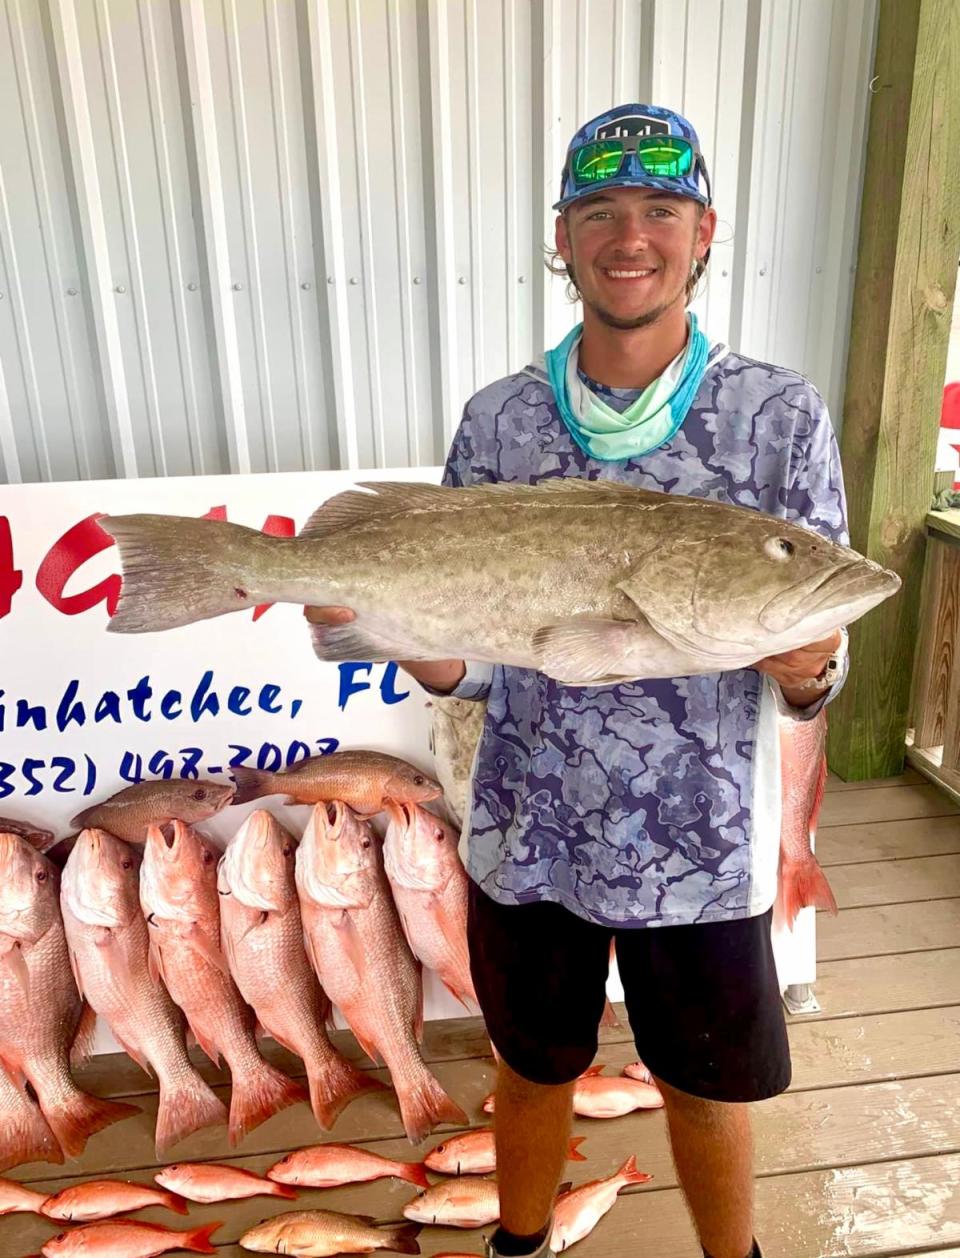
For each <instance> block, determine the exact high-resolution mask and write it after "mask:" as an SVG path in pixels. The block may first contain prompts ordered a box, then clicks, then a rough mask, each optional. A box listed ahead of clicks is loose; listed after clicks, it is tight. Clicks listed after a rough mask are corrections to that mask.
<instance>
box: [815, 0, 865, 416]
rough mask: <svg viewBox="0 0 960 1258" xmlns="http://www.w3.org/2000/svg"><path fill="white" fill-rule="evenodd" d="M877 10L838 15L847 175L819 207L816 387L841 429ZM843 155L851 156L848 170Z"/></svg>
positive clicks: (838, 164) (841, 136) (856, 8)
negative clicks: (821, 232) (824, 314)
mask: <svg viewBox="0 0 960 1258" xmlns="http://www.w3.org/2000/svg"><path fill="white" fill-rule="evenodd" d="M876 12H877V11H876V4H875V3H874V0H866V3H864V2H863V0H859V2H858V3H856V4H848V5H847V6H846V8H845V9H844V10H843V11H842V12H841V13H836V14H835V22H836V23H837V24H839V25H840V26H841V27H842V35H841V38H840V49H839V57H838V60H839V63H840V64H841V65H843V66H844V67H849V66H851V65H852V64H854V62H855V64H856V72H855V73H851V72H850V71H849V70H847V71H846V72H845V73H842V74H840V75H839V76H838V82H839V91H838V104H837V108H836V112H835V117H836V118H837V119H838V120H840V121H839V122H838V126H837V134H836V137H835V140H836V143H835V147H834V150H833V152H832V153H831V155H830V163H829V164H830V166H831V168H832V169H833V171H834V172H835V171H837V170H840V171H843V172H844V173H843V175H842V176H841V177H839V178H837V177H836V175H835V177H834V178H833V179H832V180H831V181H830V192H829V197H830V199H829V203H828V205H827V206H825V207H822V208H821V216H822V217H821V222H822V224H823V230H824V236H825V242H824V243H825V247H824V253H823V273H822V276H823V285H822V290H821V300H820V303H819V306H820V309H819V311H818V309H817V308H816V307H811V312H810V313H811V321H812V333H813V340H814V342H815V343H816V344H817V352H816V359H817V361H818V362H819V363H822V375H823V379H822V381H818V383H819V384H821V388H822V391H823V393H824V395H825V397H826V398H827V403H828V405H829V407H830V413H831V415H832V416H833V418H834V426H835V427H836V428H837V429H839V428H840V426H841V407H842V405H843V397H842V388H843V378H844V375H845V372H844V366H845V364H846V358H847V349H848V345H849V338H850V316H851V310H852V304H853V287H854V281H853V271H854V263H855V260H856V242H857V236H856V232H857V224H858V222H859V209H860V189H861V187H862V185H863V163H864V160H865V155H866V144H865V140H866V122H867V108H866V101H867V91H866V85H867V80H868V79H869V76H870V69H869V67H870V66H871V65H872V63H873V44H874V37H875V31H876ZM851 52H855V54H856V56H855V57H853V56H851V55H850V54H851ZM844 153H849V154H851V160H850V161H848V162H847V163H846V168H845V171H844V164H843V156H842V155H843V154H844ZM824 310H829V311H830V312H831V314H832V319H831V320H825V319H823V318H822V317H820V318H818V317H817V316H818V313H820V314H821V315H822V311H824ZM831 324H832V326H831ZM808 335H809V333H808Z"/></svg>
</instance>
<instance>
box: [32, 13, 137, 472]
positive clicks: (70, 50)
mask: <svg viewBox="0 0 960 1258" xmlns="http://www.w3.org/2000/svg"><path fill="white" fill-rule="evenodd" d="M49 3H50V26H51V28H52V30H53V42H54V48H55V50H56V60H57V69H58V73H59V76H60V89H61V97H60V98H61V102H62V106H63V115H64V118H65V119H66V124H67V136H68V140H69V149H70V162H71V165H72V168H73V176H74V187H75V189H76V195H77V209H78V213H79V217H80V227H81V232H82V236H83V245H84V251H85V255H86V264H87V275H88V277H89V283H90V304H91V307H92V310H93V321H94V328H95V330H96V337H97V348H98V351H99V355H100V368H101V374H102V385H103V395H104V399H105V403H106V408H107V415H108V417H109V420H110V437H111V441H112V443H113V449H114V458H115V460H116V465H117V467H118V469H122V471H123V474H124V476H136V475H138V473H139V471H140V469H139V468H138V466H137V454H136V443H135V441H134V436H133V422H132V418H131V415H130V398H129V395H128V393H127V379H126V375H125V373H124V365H123V347H122V344H121V339H120V323H119V320H118V318H117V310H116V302H115V298H114V295H113V276H112V275H111V265H110V249H109V244H108V241H107V228H106V223H105V221H104V215H103V205H102V203H101V200H100V187H99V183H98V180H97V163H96V148H95V145H94V139H93V128H92V123H91V119H90V109H89V105H88V103H87V94H86V85H85V83H84V80H83V58H82V54H81V52H80V35H79V32H78V30H77V21H76V14H75V12H74V8H73V0H49Z"/></svg>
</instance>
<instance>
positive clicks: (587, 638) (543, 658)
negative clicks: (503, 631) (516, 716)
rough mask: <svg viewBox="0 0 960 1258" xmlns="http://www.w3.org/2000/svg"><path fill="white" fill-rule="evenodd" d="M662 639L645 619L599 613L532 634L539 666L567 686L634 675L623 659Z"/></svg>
mask: <svg viewBox="0 0 960 1258" xmlns="http://www.w3.org/2000/svg"><path fill="white" fill-rule="evenodd" d="M652 638H655V639H656V640H657V642H658V643H659V644H660V646H661V647H662V646H663V640H662V639H661V638H660V637H659V635H658V634H657V633H656V632H655V630H653V629H651V628H650V625H649V624H647V622H646V621H645V620H607V619H603V618H602V617H600V616H575V617H573V618H572V619H570V620H562V621H559V622H558V623H557V624H553V625H543V626H541V627H540V628H539V629H538V630H537V631H536V632H535V633H534V635H533V649H534V651H535V652H536V654H537V655H539V657H540V660H539V665H538V667H539V669H540V671H541V672H542V673H546V675H547V676H548V677H553V678H554V679H555V680H556V681H562V682H564V683H565V684H566V685H568V686H574V685H582V686H595V685H607V684H610V683H611V682H614V681H621V680H625V679H626V678H627V677H635V676H636V673H634V672H631V671H630V670H629V669H624V668H622V667H621V661H622V660H623V659H624V658H625V657H626V656H627V655H628V654H629V655H631V656H632V655H634V654H635V652H636V651H637V649H638V648H639V649H641V650H642V648H643V645H644V642H645V641H646V642H649V643H650V645H651V646H652V645H653V643H652V641H651V639H652Z"/></svg>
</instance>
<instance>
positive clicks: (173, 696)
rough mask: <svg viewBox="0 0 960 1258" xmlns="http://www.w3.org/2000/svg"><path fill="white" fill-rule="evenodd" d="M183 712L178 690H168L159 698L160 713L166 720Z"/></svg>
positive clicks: (181, 698) (181, 696) (181, 699)
mask: <svg viewBox="0 0 960 1258" xmlns="http://www.w3.org/2000/svg"><path fill="white" fill-rule="evenodd" d="M182 712H183V695H182V694H181V693H180V691H179V690H168V691H167V693H166V694H165V695H164V696H163V698H162V699H161V700H160V715H161V716H162V717H164V718H165V719H166V720H168V721H172V720H174V719H175V718H176V717H178V716H180V715H181V713H182Z"/></svg>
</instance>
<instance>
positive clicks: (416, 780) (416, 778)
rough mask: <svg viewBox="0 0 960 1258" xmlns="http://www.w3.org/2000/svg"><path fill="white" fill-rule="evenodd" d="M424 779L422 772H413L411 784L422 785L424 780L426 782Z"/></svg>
mask: <svg viewBox="0 0 960 1258" xmlns="http://www.w3.org/2000/svg"><path fill="white" fill-rule="evenodd" d="M426 780H427V779H426V778H425V777H424V776H423V774H422V773H415V774H414V775H413V784H414V786H423V784H424V782H426Z"/></svg>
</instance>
